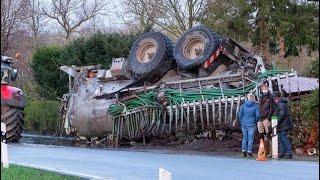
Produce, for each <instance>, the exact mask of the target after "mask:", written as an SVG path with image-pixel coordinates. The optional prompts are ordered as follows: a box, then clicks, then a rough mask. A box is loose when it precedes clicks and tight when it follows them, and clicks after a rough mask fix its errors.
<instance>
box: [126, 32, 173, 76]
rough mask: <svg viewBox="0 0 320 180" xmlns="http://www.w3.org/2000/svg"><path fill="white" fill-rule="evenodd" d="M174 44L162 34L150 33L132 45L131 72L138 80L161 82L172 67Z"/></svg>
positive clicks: (130, 55)
mask: <svg viewBox="0 0 320 180" xmlns="http://www.w3.org/2000/svg"><path fill="white" fill-rule="evenodd" d="M172 52H173V43H172V42H171V40H170V39H169V38H168V37H167V36H165V35H164V34H162V33H160V32H154V31H152V32H148V33H145V34H143V35H142V36H140V37H139V38H138V39H137V40H136V41H135V42H134V43H133V45H132V47H131V50H130V54H129V62H130V68H131V72H132V73H133V76H134V77H135V78H137V79H141V78H146V81H149V82H155V81H157V80H159V79H160V78H161V77H162V76H163V75H164V74H165V73H166V72H168V70H169V69H170V68H171V67H172V59H173V55H172Z"/></svg>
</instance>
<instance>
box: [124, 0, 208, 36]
mask: <svg viewBox="0 0 320 180" xmlns="http://www.w3.org/2000/svg"><path fill="white" fill-rule="evenodd" d="M124 4H125V6H126V8H127V9H128V10H129V12H130V13H131V14H133V15H134V16H135V18H137V19H139V21H140V24H141V25H142V26H143V25H146V24H147V25H149V26H150V25H151V26H157V27H159V28H161V29H163V30H165V31H167V32H169V33H170V34H172V35H173V36H175V37H178V36H179V35H181V34H182V33H183V32H184V31H186V30H187V29H189V28H191V27H193V26H194V25H195V24H196V23H197V22H199V21H200V20H201V18H202V15H203V10H204V7H205V5H206V0H136V1H134V0H124Z"/></svg>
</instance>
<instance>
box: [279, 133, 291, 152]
mask: <svg viewBox="0 0 320 180" xmlns="http://www.w3.org/2000/svg"><path fill="white" fill-rule="evenodd" d="M278 137H279V143H280V150H279V151H280V155H291V144H290V142H289V139H288V132H287V131H279V132H278Z"/></svg>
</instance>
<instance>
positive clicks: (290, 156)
mask: <svg viewBox="0 0 320 180" xmlns="http://www.w3.org/2000/svg"><path fill="white" fill-rule="evenodd" d="M283 158H284V159H292V154H287V155H285V156H284V157H283Z"/></svg>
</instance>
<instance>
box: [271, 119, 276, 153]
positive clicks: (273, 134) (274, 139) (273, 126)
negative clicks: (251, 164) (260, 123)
mask: <svg viewBox="0 0 320 180" xmlns="http://www.w3.org/2000/svg"><path fill="white" fill-rule="evenodd" d="M277 125H278V118H277V116H272V117H271V126H272V158H273V159H278V132H277Z"/></svg>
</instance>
